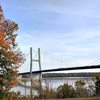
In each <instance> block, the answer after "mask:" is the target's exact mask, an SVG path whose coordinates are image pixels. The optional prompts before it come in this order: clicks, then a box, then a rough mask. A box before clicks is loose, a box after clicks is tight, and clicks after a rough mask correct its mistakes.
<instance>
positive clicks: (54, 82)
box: [11, 77, 93, 95]
mask: <svg viewBox="0 0 100 100" xmlns="http://www.w3.org/2000/svg"><path fill="white" fill-rule="evenodd" d="M77 80H84V82H85V83H86V85H89V84H93V78H92V77H56V78H43V79H42V86H43V87H45V86H46V84H47V85H48V86H49V88H53V89H57V87H58V86H60V85H63V84H64V83H68V84H69V85H72V86H73V87H74V86H75V82H76V81H77ZM26 85H27V86H30V82H27V84H26ZM11 91H14V92H18V91H20V93H21V94H22V95H25V87H22V86H17V87H14V88H13V89H12V90H11ZM33 92H34V95H37V94H38V91H37V90H34V91H33ZM26 95H30V88H29V87H27V88H26Z"/></svg>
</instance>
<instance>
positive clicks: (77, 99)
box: [36, 97, 100, 100]
mask: <svg viewBox="0 0 100 100" xmlns="http://www.w3.org/2000/svg"><path fill="white" fill-rule="evenodd" d="M36 100H100V97H90V98H66V99H58V98H57V99H36Z"/></svg>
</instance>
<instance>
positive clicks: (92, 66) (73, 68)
mask: <svg viewBox="0 0 100 100" xmlns="http://www.w3.org/2000/svg"><path fill="white" fill-rule="evenodd" d="M99 68H100V65H91V66H80V67H67V68H56V69H46V70H39V71H32V74H39V73H42V72H56V71H69V70H83V69H99ZM25 74H30V72H25V73H19V75H25Z"/></svg>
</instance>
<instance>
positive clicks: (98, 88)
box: [95, 76, 100, 96]
mask: <svg viewBox="0 0 100 100" xmlns="http://www.w3.org/2000/svg"><path fill="white" fill-rule="evenodd" d="M95 94H96V95H97V96H100V76H96V81H95Z"/></svg>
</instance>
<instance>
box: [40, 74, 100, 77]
mask: <svg viewBox="0 0 100 100" xmlns="http://www.w3.org/2000/svg"><path fill="white" fill-rule="evenodd" d="M97 75H100V73H45V74H42V77H43V78H52V77H95V76H97Z"/></svg>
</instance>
